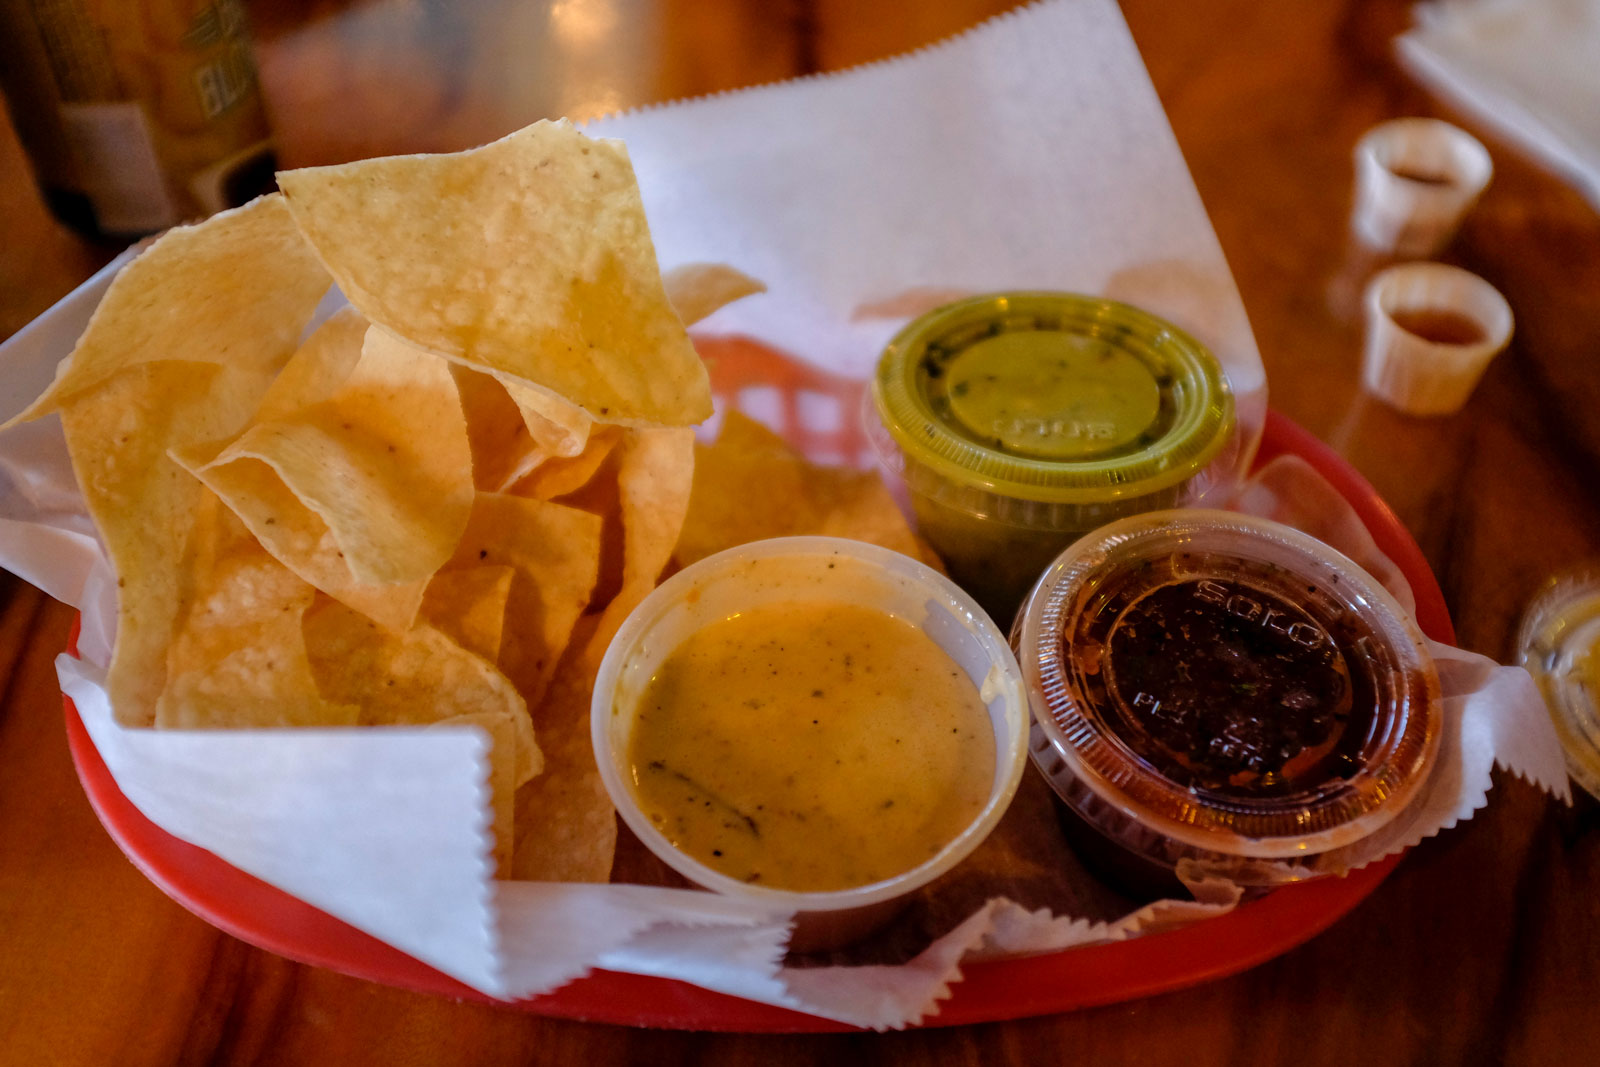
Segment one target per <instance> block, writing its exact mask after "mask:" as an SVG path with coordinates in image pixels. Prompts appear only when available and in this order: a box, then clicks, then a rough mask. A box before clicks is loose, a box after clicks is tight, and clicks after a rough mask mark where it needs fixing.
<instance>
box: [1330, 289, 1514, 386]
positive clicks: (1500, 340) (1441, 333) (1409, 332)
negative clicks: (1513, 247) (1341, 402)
mask: <svg viewBox="0 0 1600 1067" xmlns="http://www.w3.org/2000/svg"><path fill="white" fill-rule="evenodd" d="M1365 301H1366V320H1367V324H1366V346H1365V349H1364V351H1363V354H1362V370H1361V380H1362V384H1363V385H1364V386H1365V387H1366V388H1367V390H1368V391H1370V392H1371V393H1373V394H1374V395H1376V396H1377V397H1379V398H1380V399H1382V400H1384V401H1385V402H1387V403H1388V404H1390V405H1392V406H1393V407H1396V408H1398V409H1399V410H1401V411H1404V412H1406V413H1407V414H1410V415H1448V414H1450V413H1452V412H1455V411H1459V410H1460V409H1461V407H1462V406H1463V405H1464V404H1466V402H1467V399H1468V397H1470V396H1471V395H1472V391H1473V389H1475V388H1476V387H1477V385H1478V380H1479V379H1480V378H1482V377H1483V373H1484V371H1485V370H1487V369H1488V366H1489V363H1490V361H1491V360H1493V359H1494V357H1495V356H1496V355H1498V354H1499V353H1500V352H1501V351H1502V350H1503V349H1504V348H1505V347H1506V345H1507V344H1509V343H1510V341H1511V330H1512V317H1511V306H1510V305H1509V304H1507V303H1506V299H1505V297H1503V296H1501V295H1500V293H1499V291H1498V290H1496V289H1495V287H1494V286H1492V285H1490V284H1489V283H1488V282H1486V281H1484V280H1483V279H1482V278H1480V277H1478V276H1477V275H1476V274H1472V273H1470V272H1468V271H1464V270H1462V269H1461V268H1459V267H1451V266H1447V265H1445V264H1443V263H1402V264H1400V265H1398V266H1394V267H1390V268H1388V269H1387V270H1384V271H1381V272H1380V273H1378V274H1377V275H1376V276H1374V277H1373V279H1372V281H1370V282H1369V283H1368V284H1367V291H1366V298H1365Z"/></svg>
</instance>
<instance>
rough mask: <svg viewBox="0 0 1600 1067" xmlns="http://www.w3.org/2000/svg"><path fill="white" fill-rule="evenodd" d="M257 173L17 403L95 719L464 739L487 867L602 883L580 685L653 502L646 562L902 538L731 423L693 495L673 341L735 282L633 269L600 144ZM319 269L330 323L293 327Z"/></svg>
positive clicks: (640, 585) (318, 286)
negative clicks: (101, 698) (104, 629)
mask: <svg viewBox="0 0 1600 1067" xmlns="http://www.w3.org/2000/svg"><path fill="white" fill-rule="evenodd" d="M279 182H280V187H281V188H282V190H283V191H282V193H281V194H274V195H271V196H267V197H263V198H261V199H258V200H256V201H254V202H252V203H250V204H248V205H246V206H245V207H242V208H239V209H237V210H235V211H231V212H227V213H225V214H222V215H218V216H216V217H214V218H212V219H210V220H208V221H206V222H204V223H202V224H200V225H196V226H192V227H185V228H180V229H177V230H173V231H171V232H170V233H168V234H166V235H165V236H164V237H162V238H161V239H160V240H159V241H157V242H156V243H154V244H153V245H152V246H151V247H150V248H149V249H148V250H146V251H145V252H144V254H143V255H141V256H140V257H139V258H138V259H136V260H135V261H134V262H133V263H131V264H130V265H129V266H128V267H127V268H126V269H124V270H123V271H122V272H121V274H120V275H119V276H118V277H117V279H116V281H115V282H114V283H113V285H112V286H111V288H110V290H109V291H108V293H107V294H106V297H105V299H104V301H103V302H102V304H101V305H100V307H99V309H98V310H97V312H96V313H95V315H94V317H93V319H92V320H91V322H90V323H89V326H88V328H87V329H86V330H85V332H84V335H83V337H82V338H81V339H80V341H79V342H78V345H77V347H76V348H75V349H74V351H73V352H72V354H71V355H70V356H69V357H68V359H67V360H65V361H64V362H63V363H62V365H61V367H60V368H59V369H58V371H57V375H56V379H55V381H54V382H53V383H52V385H51V386H50V387H49V389H47V390H46V392H45V393H44V395H43V396H41V397H40V398H39V399H38V400H37V401H35V402H34V404H33V405H32V406H31V407H30V408H29V409H28V410H27V411H25V412H24V413H23V414H22V415H21V416H19V417H18V418H19V419H27V418H36V417H39V416H43V415H46V414H50V413H52V412H54V413H59V415H60V417H61V419H62V423H63V426H64V429H65V433H66V438H67V443H68V447H69V450H70V452H71V455H72V460H73V465H74V469H75V471H76V473H77V476H78V480H79V484H80V486H81V488H82V491H83V494H84V497H85V499H86V502H87V504H88V508H89V511H90V514H91V515H92V517H93V518H94V520H95V522H96V524H97V526H98V528H99V530H100V533H101V536H102V538H103V540H104V543H105V546H106V549H107V552H108V554H109V556H110V560H111V563H112V565H113V567H114V569H115V571H116V574H117V576H118V622H117V637H116V645H115V649H114V651H113V656H112V662H111V664H110V668H109V672H108V677H107V689H108V692H109V695H110V698H111V703H112V707H113V709H114V711H115V713H116V715H117V717H118V719H119V720H120V721H121V722H122V723H123V724H125V725H129V726H158V727H176V728H218V727H227V728H267V727H310V726H320V727H330V726H382V725H408V726H429V727H431V726H436V725H437V726H445V725H473V726H476V727H479V728H481V729H482V730H483V731H484V733H485V734H486V735H487V736H488V738H489V739H490V766H491V781H490V783H489V785H490V788H491V791H492V795H493V803H494V806H495V820H494V821H495V834H496V838H497V859H498V860H499V864H500V873H501V876H502V877H508V876H509V877H519V878H537V879H550V880H567V881H584V880H591V881H593V880H600V881H603V880H605V879H606V878H608V876H609V873H610V869H611V863H612V853H613V849H614V846H615V837H616V824H615V820H614V817H613V811H612V807H611V804H610V802H609V800H608V798H607V797H606V794H605V791H604V787H603V786H602V784H601V782H600V779H599V776H598V772H597V771H596V769H595V766H594V758H593V754H592V751H591V748H590V742H589V714H588V711H589V702H590V693H591V690H592V687H593V679H594V674H595V670H596V667H597V666H598V662H599V659H600V657H601V655H602V654H603V652H604V649H605V646H606V644H607V643H608V642H609V640H610V638H611V636H612V635H613V634H614V633H615V632H616V629H617V627H618V626H620V624H621V622H622V620H623V618H624V617H625V616H626V615H627V614H628V613H629V612H630V611H631V610H632V609H633V608H634V607H635V606H636V605H637V604H638V603H639V601H640V600H642V599H643V598H644V596H645V595H646V594H648V593H649V591H650V590H651V589H653V588H654V587H655V585H656V583H657V582H658V581H659V580H660V578H661V577H662V574H663V571H664V570H666V569H667V568H669V567H670V566H672V565H673V563H674V550H675V549H678V548H679V535H680V531H682V530H683V527H684V524H685V518H686V516H687V517H689V518H690V519H691V522H690V527H689V537H688V540H687V541H686V542H685V545H684V546H683V547H682V548H681V549H680V551H679V559H678V561H677V562H679V563H680V564H681V563H682V562H687V561H688V560H689V559H692V558H697V557H698V556H699V555H703V554H705V553H706V552H708V551H713V550H715V549H716V548H718V547H726V546H727V545H731V544H736V543H739V542H740V541H744V540H750V539H753V538H754V537H758V536H767V535H771V534H775V533H802V532H836V533H842V534H845V535H852V533H853V534H854V535H855V536H861V537H863V538H866V539H877V540H880V541H882V542H883V543H889V544H891V546H892V547H904V550H907V551H914V550H915V546H914V543H913V542H912V541H911V539H910V534H909V533H908V532H907V531H906V530H905V528H904V523H903V521H902V520H900V519H899V514H898V512H897V511H896V510H895V509H894V506H893V503H892V502H891V501H890V500H889V498H888V496H887V494H886V493H884V492H883V489H882V486H881V485H878V484H877V481H876V478H871V479H870V481H871V485H870V486H869V485H868V484H867V482H865V481H862V479H863V478H868V477H869V476H864V475H859V474H855V473H853V472H846V473H841V474H840V475H838V477H837V478H833V479H830V478H829V476H827V475H824V474H822V473H819V472H818V471H817V469H816V468H811V467H809V465H807V464H805V463H804V462H803V461H802V460H800V459H799V457H797V456H794V455H793V454H792V453H789V452H788V451H787V450H786V449H785V448H784V447H783V446H782V445H781V442H778V441H776V439H770V440H769V439H768V437H770V435H768V436H766V437H764V436H762V435H763V434H765V431H762V430H759V428H755V427H753V426H750V425H747V424H745V423H742V422H738V421H733V422H731V423H730V428H729V431H728V432H727V433H726V434H725V435H724V443H723V444H720V445H718V446H716V448H713V449H711V450H707V451H706V452H705V455H706V457H708V468H707V469H708V471H709V472H710V473H711V475H712V477H711V479H710V480H709V481H707V482H706V483H705V484H703V485H694V484H692V477H693V473H694V468H695V453H696V445H695V442H694V439H693V430H692V429H691V427H692V425H693V424H695V423H698V422H700V421H702V420H703V419H705V418H706V417H707V416H708V415H709V414H710V413H711V403H712V402H711V394H710V389H709V385H708V379H707V373H706V369H705V367H704V366H703V365H702V363H701V361H700V359H699V358H698V357H697V356H696V354H695V351H694V349H693V347H692V346H691V344H690V342H689V339H688V335H687V333H686V332H685V326H684V324H685V322H692V321H694V320H696V319H698V318H700V317H702V316H704V315H706V314H709V313H710V312H711V311H713V310H715V309H716V308H717V307H719V306H721V305H722V304H723V303H726V302H728V301H729V300H733V299H737V298H739V297H741V296H744V295H747V294H749V293H751V292H756V291H759V290H760V288H761V287H760V285H759V283H755V282H752V281H751V280H750V279H748V278H745V277H744V276H743V275H740V274H739V273H738V272H736V271H732V270H730V269H728V268H718V267H705V266H695V267H689V268H682V269H680V270H678V271H675V272H672V273H671V274H670V275H668V277H667V278H666V279H665V280H664V279H663V277H662V276H661V274H660V272H659V270H658V267H657V264H656V259H655V251H654V248H653V247H652V245H651V242H650V235H649V231H648V229H647V227H646V224H645V216H644V209H643V205H642V203H641V200H640V197H639V192H638V189H637V187H636V185H635V182H634V177H633V172H632V168H631V166H630V164H629V162H628V158H627V154H626V152H625V150H624V149H623V148H622V146H621V145H620V144H618V143H616V142H608V141H595V140H590V139H589V138H587V137H585V136H583V135H582V134H580V133H579V132H578V131H576V130H575V129H574V128H573V127H571V126H570V125H567V124H565V123H539V124H537V125H535V126H531V127H529V128H527V129H525V130H522V131H520V132H518V133H515V134H513V135H511V136H509V137H507V138H505V139H503V140H500V141H497V142H495V143H493V144H490V145H487V146H485V147H483V148H479V149H475V150H473V151H470V152H464V153H458V154H454V155H441V156H412V157H400V158H389V159H374V160H367V161H363V162H358V163H352V164H348V165H345V166H338V167H320V168H312V169H307V170H300V171H291V172H287V173H284V174H281V175H280V176H279ZM333 283H337V284H338V287H339V289H340V290H341V291H342V292H343V293H344V294H345V296H346V297H347V298H348V300H349V306H348V307H344V308H342V309H341V310H338V311H337V312H335V313H334V314H332V315H331V317H327V318H325V319H324V320H323V321H321V322H320V323H319V324H317V325H316V326H315V328H314V329H312V328H311V326H312V319H313V316H314V313H315V312H316V310H317V309H318V307H319V305H321V304H322V303H323V302H324V298H325V296H326V295H327V294H328V292H329V290H330V287H331V285H332V284H333ZM792 487H801V488H803V492H802V493H800V495H798V496H793V497H792V498H791V488H792ZM874 487H875V492H876V495H874ZM764 502H765V503H764ZM779 506H781V507H782V508H783V509H787V510H784V511H782V514H781V516H780V517H779V518H777V519H773V518H770V517H769V518H765V519H763V518H760V517H758V516H760V515H766V514H767V513H768V512H771V511H773V508H776V507H779ZM841 507H842V508H843V509H844V511H843V512H841V511H840V508H841ZM885 507H886V508H887V510H888V512H889V513H890V514H891V515H892V516H893V519H892V520H885V519H884V518H883V512H882V509H883V508H885ZM796 508H802V509H803V513H802V511H795V509H796ZM791 511H792V512H794V513H793V514H790V512H791ZM741 512H744V513H747V514H744V515H742V516H741V517H740V518H739V520H738V521H737V522H735V521H733V520H732V519H731V518H730V517H731V516H734V515H735V514H738V513H741ZM840 514H844V515H845V518H842V519H837V518H835V519H830V518H829V516H836V517H837V516H838V515H840ZM852 515H853V516H854V518H852V517H851V516H852ZM753 516H756V517H753ZM869 516H870V517H869ZM830 523H831V526H830V525H829V524H830ZM894 523H898V524H899V526H898V529H891V528H890V527H892V526H893V524H894ZM824 527H828V528H827V529H824ZM886 531H887V532H886Z"/></svg>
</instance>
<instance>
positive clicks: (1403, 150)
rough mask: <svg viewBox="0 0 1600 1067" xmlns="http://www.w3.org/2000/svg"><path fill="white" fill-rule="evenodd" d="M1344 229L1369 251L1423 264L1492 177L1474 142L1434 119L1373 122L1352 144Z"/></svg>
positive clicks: (1490, 166)
mask: <svg viewBox="0 0 1600 1067" xmlns="http://www.w3.org/2000/svg"><path fill="white" fill-rule="evenodd" d="M1355 163H1356V192H1355V206H1354V209H1353V211H1352V214H1351V227H1352V228H1353V229H1354V231H1355V234H1356V236H1357V237H1358V238H1359V239H1360V240H1361V241H1362V243H1363V244H1365V245H1367V246H1368V247H1369V248H1372V249H1374V250H1375V251H1380V252H1389V253H1392V254H1394V255H1396V256H1399V257H1402V258H1406V259H1426V258H1428V257H1429V256H1432V255H1434V254H1435V253H1437V252H1438V251H1439V250H1440V249H1442V248H1444V246H1445V245H1446V244H1448V243H1449V242H1450V238H1451V237H1453V236H1454V235H1455V232H1456V228H1457V227H1458V226H1459V225H1460V222H1461V218H1462V216H1464V215H1465V214H1466V213H1467V210H1468V209H1469V208H1471V207H1472V205H1473V204H1474V203H1476V202H1477V199H1478V197H1479V196H1480V195H1481V194H1482V193H1483V190H1484V189H1485V187H1487V186H1488V184H1489V179H1490V178H1491V177H1492V176H1493V175H1494V162H1493V160H1491V159H1490V157H1489V151H1488V149H1486V148H1484V147H1483V144H1482V143H1481V142H1479V141H1478V139H1477V138H1475V137H1473V136H1472V135H1471V134H1469V133H1467V132H1466V131H1465V130H1462V129H1460V128H1458V127H1456V126H1452V125H1451V124H1450V123H1448V122H1442V121H1440V120H1439V119H1427V118H1403V119H1393V120H1391V121H1389V122H1384V123H1380V124H1379V125H1377V126H1374V127H1373V128H1372V129H1370V130H1368V131H1367V133H1366V134H1365V135H1363V136H1362V138H1361V140H1360V141H1359V142H1357V144H1356V150H1355Z"/></svg>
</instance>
